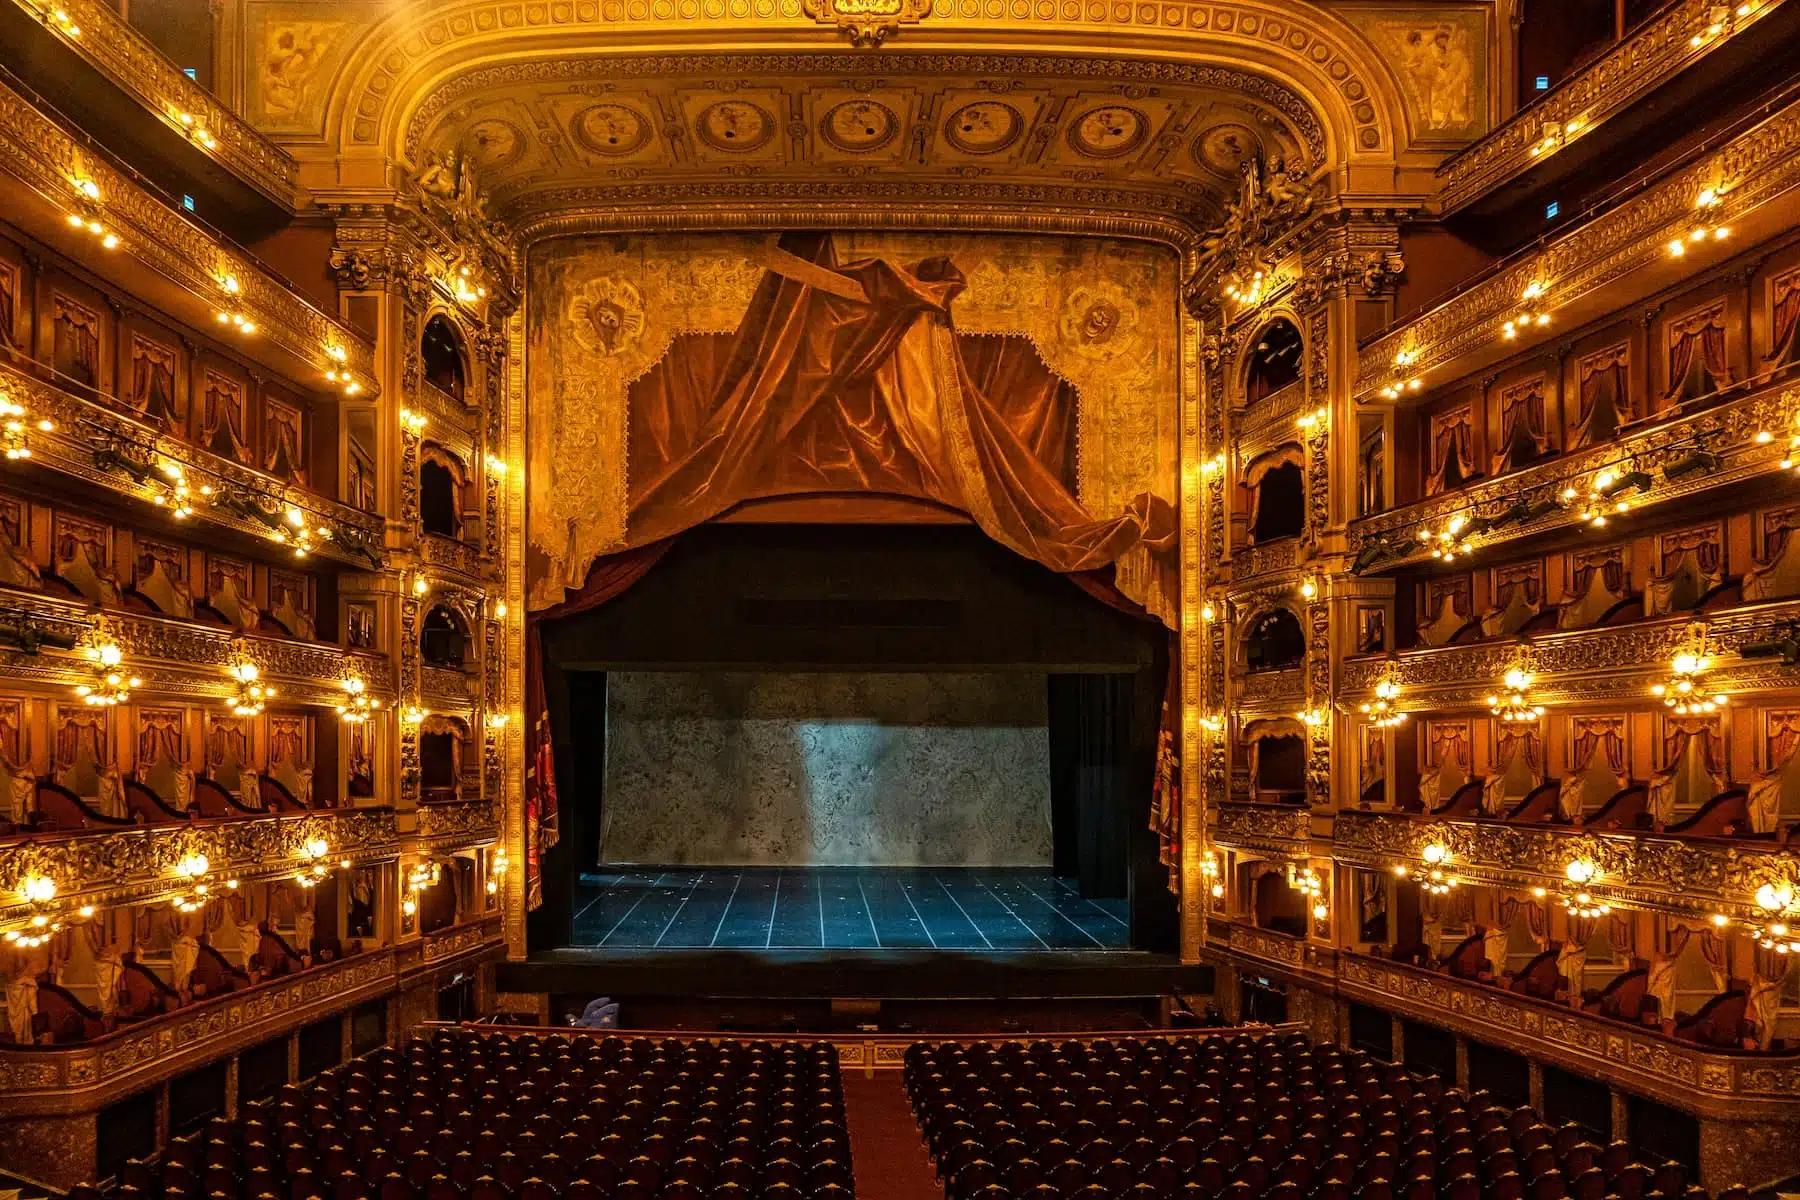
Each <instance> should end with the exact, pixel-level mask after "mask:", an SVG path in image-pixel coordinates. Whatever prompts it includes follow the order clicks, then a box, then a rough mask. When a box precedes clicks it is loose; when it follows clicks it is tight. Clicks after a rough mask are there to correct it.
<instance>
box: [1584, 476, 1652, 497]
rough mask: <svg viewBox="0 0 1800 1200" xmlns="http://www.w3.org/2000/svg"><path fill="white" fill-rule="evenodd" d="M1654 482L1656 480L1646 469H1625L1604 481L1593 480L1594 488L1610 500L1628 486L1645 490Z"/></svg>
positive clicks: (1641, 490)
mask: <svg viewBox="0 0 1800 1200" xmlns="http://www.w3.org/2000/svg"><path fill="white" fill-rule="evenodd" d="M1655 483H1656V480H1655V479H1653V478H1651V477H1650V474H1649V472H1647V471H1627V472H1625V473H1624V474H1623V475H1620V476H1618V477H1617V478H1616V479H1609V480H1607V481H1606V482H1605V483H1601V482H1600V481H1599V480H1595V482H1594V490H1595V491H1596V492H1598V493H1600V494H1601V495H1602V496H1605V497H1606V498H1607V499H1608V500H1611V499H1612V498H1613V497H1614V496H1617V495H1618V494H1619V493H1620V492H1623V491H1625V490H1627V489H1629V488H1636V489H1637V490H1638V491H1640V492H1647V491H1649V490H1650V488H1651V487H1652V486H1653V485H1654V484H1655Z"/></svg>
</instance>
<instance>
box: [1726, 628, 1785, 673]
mask: <svg viewBox="0 0 1800 1200" xmlns="http://www.w3.org/2000/svg"><path fill="white" fill-rule="evenodd" d="M1738 653H1739V654H1740V655H1742V656H1743V657H1744V658H1779V659H1780V660H1781V661H1782V663H1783V664H1784V665H1785V666H1790V667H1791V666H1794V665H1795V664H1796V663H1800V622H1794V623H1790V624H1787V625H1785V626H1782V627H1781V628H1780V629H1777V630H1775V631H1774V635H1773V636H1772V637H1770V638H1769V640H1767V641H1763V642H1747V643H1745V644H1744V645H1742V646H1739V647H1738Z"/></svg>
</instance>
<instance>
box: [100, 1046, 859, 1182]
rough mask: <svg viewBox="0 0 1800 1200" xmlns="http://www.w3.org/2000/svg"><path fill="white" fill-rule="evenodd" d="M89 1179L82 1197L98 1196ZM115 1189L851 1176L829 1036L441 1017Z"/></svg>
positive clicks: (186, 1140) (205, 1133)
mask: <svg viewBox="0 0 1800 1200" xmlns="http://www.w3.org/2000/svg"><path fill="white" fill-rule="evenodd" d="M95 1194H96V1193H95V1192H94V1191H93V1189H86V1188H83V1189H77V1190H76V1192H74V1193H71V1195H72V1196H90V1197H91V1196H93V1195H95ZM108 1194H111V1195H117V1196H136V1197H148V1196H155V1197H166V1198H168V1200H176V1198H185V1197H194V1198H197V1200H198V1198H205V1200H212V1198H215V1197H228V1198H242V1200H262V1198H264V1197H269V1198H276V1200H308V1198H309V1197H319V1198H321V1200H454V1198H456V1197H465V1196H466V1197H470V1198H471V1200H553V1198H554V1197H562V1196H568V1197H575V1198H577V1200H600V1198H601V1197H606V1198H609V1200H649V1198H650V1197H664V1198H668V1200H700V1198H701V1197H750V1196H759V1197H769V1198H770V1200H774V1198H777V1197H791V1198H795V1200H830V1198H834V1197H849V1196H852V1195H853V1194H854V1193H853V1184H852V1180H851V1175H850V1150H849V1142H848V1139H847V1135H846V1133H845V1129H844V1110H843V1091H842V1087H841V1084H840V1082H839V1078H838V1069H837V1058H836V1055H835V1053H834V1052H833V1050H832V1048H831V1047H830V1046H829V1045H827V1044H815V1043H807V1042H787V1041H754V1042H739V1041H725V1042H717V1041H677V1040H673V1039H666V1040H652V1039H649V1038H641V1037H640V1038H630V1037H625V1036H611V1035H602V1034H596V1033H592V1032H588V1031H574V1032H573V1033H572V1034H570V1035H560V1034H559V1035H549V1036H542V1035H537V1034H531V1033H508V1032H503V1031H500V1030H497V1029H476V1028H469V1027H464V1028H457V1029H448V1028H445V1029H438V1030H435V1031H433V1032H432V1033H431V1034H430V1035H428V1036H426V1037H423V1038H420V1039H418V1040H415V1041H412V1042H410V1043H408V1044H407V1045H406V1046H405V1047H404V1048H401V1049H393V1048H383V1049H381V1050H377V1051H375V1052H374V1053H372V1054H370V1055H367V1056H365V1057H363V1058H359V1059H356V1060H353V1061H351V1062H349V1063H346V1064H344V1065H342V1066H339V1067H334V1068H331V1069H330V1070H328V1071H326V1072H324V1073H323V1074H321V1075H319V1076H318V1077H316V1078H314V1079H313V1080H311V1081H309V1082H307V1083H304V1084H299V1085H290V1086H287V1087H284V1088H282V1089H281V1091H280V1092H279V1093H277V1094H276V1095H275V1096H274V1097H272V1098H271V1099H269V1100H267V1101H263V1102H261V1103H258V1104H252V1105H247V1106H246V1107H245V1110H244V1112H243V1113H242V1115H241V1116H240V1118H239V1119H238V1120H235V1121H226V1120H223V1119H219V1120H214V1121H212V1122H211V1123H210V1124H208V1125H207V1126H205V1127H204V1128H203V1129H201V1130H199V1131H198V1132H196V1133H193V1134H190V1135H188V1136H185V1137H179V1138H176V1139H174V1140H173V1141H171V1142H170V1143H169V1145H168V1146H167V1148H166V1149H165V1150H164V1151H163V1153H162V1154H161V1155H159V1156H158V1157H157V1158H156V1159H155V1160H154V1161H151V1162H133V1163H131V1164H129V1165H128V1166H127V1167H126V1169H125V1172H124V1175H123V1178H122V1179H121V1180H119V1181H117V1183H116V1185H115V1186H114V1188H113V1189H112V1191H111V1192H110V1193H108Z"/></svg>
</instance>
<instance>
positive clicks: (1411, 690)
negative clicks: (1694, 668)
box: [1338, 599, 1800, 711]
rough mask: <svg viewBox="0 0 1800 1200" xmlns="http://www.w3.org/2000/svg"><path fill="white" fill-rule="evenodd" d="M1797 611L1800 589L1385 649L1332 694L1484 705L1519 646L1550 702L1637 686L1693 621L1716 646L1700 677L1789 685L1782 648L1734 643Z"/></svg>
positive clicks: (1736, 684)
mask: <svg viewBox="0 0 1800 1200" xmlns="http://www.w3.org/2000/svg"><path fill="white" fill-rule="evenodd" d="M1796 621H1800V599H1796V600H1776V601H1771V602H1769V603H1766V604H1750V605H1744V606H1742V607H1739V608H1731V609H1720V610H1714V611H1711V612H1706V613H1674V614H1671V615H1670V616H1668V617H1666V618H1658V619H1655V620H1649V621H1640V622H1637V623H1634V624H1630V625H1606V626H1599V627H1595V628H1591V629H1569V630H1562V631H1558V632H1554V633H1540V634H1534V635H1532V636H1531V637H1530V638H1529V639H1527V640H1526V641H1525V642H1523V643H1521V642H1520V640H1519V639H1517V638H1497V639H1494V640H1491V641H1485V642H1475V643H1472V644H1469V645H1459V646H1434V647H1429V648H1421V649H1416V650H1401V651H1397V652H1395V653H1394V654H1392V655H1390V656H1387V657H1384V658H1356V659H1350V660H1349V661H1347V662H1345V663H1344V664H1343V666H1342V668H1341V674H1340V676H1339V680H1340V685H1341V690H1340V692H1339V695H1338V699H1339V702H1340V703H1341V704H1343V705H1345V706H1347V707H1350V708H1354V707H1355V705H1356V704H1357V703H1358V702H1360V701H1363V700H1366V699H1368V698H1369V697H1371V696H1373V695H1374V692H1375V687H1376V685H1377V684H1378V683H1380V682H1381V681H1382V680H1387V681H1390V682H1392V683H1393V684H1395V685H1396V686H1397V687H1398V688H1399V689H1400V695H1399V704H1400V707H1401V708H1403V709H1409V710H1412V711H1435V710H1446V709H1447V710H1455V709H1463V708H1478V707H1485V706H1486V704H1487V697H1488V696H1490V695H1492V694H1493V692H1494V691H1495V689H1496V687H1498V685H1499V682H1500V679H1501V677H1502V676H1504V675H1505V674H1506V672H1507V671H1508V670H1509V669H1511V668H1512V667H1515V666H1518V665H1519V664H1520V661H1521V655H1522V654H1523V655H1524V656H1525V659H1526V661H1527V662H1528V664H1529V665H1528V668H1527V669H1528V670H1530V671H1531V672H1532V673H1533V675H1534V676H1535V678H1534V679H1533V681H1532V688H1531V690H1532V695H1533V697H1534V698H1536V699H1538V700H1540V701H1542V702H1544V703H1548V704H1568V703H1579V702H1584V701H1595V700H1617V699H1619V698H1620V697H1621V696H1633V695H1635V696H1639V697H1642V698H1643V699H1644V700H1645V701H1646V702H1649V701H1650V700H1651V699H1652V697H1651V694H1650V687H1651V685H1652V684H1655V683H1660V682H1662V681H1663V680H1665V679H1666V678H1667V677H1668V673H1669V662H1670V660H1671V659H1673V658H1674V657H1675V656H1676V655H1677V654H1680V653H1682V652H1683V651H1684V650H1691V649H1692V648H1693V646H1692V643H1693V641H1694V633H1693V630H1694V626H1695V624H1696V623H1704V624H1705V626H1706V636H1707V641H1708V644H1709V645H1710V646H1711V647H1712V648H1713V649H1712V653H1714V654H1715V656H1716V661H1715V664H1714V665H1713V666H1711V667H1709V668H1708V670H1707V674H1706V679H1707V686H1708V687H1710V688H1713V689H1715V690H1718V691H1723V692H1752V691H1755V690H1757V689H1759V688H1788V687H1792V686H1793V684H1794V681H1795V672H1794V669H1793V668H1792V667H1788V666H1786V665H1785V664H1783V662H1782V660H1781V659H1779V658H1742V657H1740V656H1739V655H1738V654H1737V652H1738V651H1740V650H1742V649H1743V647H1745V646H1747V645H1751V644H1753V643H1756V642H1764V641H1768V640H1769V639H1770V638H1772V637H1774V636H1775V635H1776V634H1777V633H1778V632H1779V631H1781V630H1783V629H1785V628H1786V627H1787V626H1788V625H1790V624H1791V623H1793V622H1796Z"/></svg>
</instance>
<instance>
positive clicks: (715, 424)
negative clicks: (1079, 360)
mask: <svg viewBox="0 0 1800 1200" xmlns="http://www.w3.org/2000/svg"><path fill="white" fill-rule="evenodd" d="M767 264H768V268H769V269H768V271H767V273H766V274H765V275H764V277H763V280H762V282H761V284H760V285H759V286H758V288H757V291H756V294H755V296H754V297H753V298H752V300H751V302H750V307H749V311H748V312H747V313H746V314H745V316H744V318H743V320H742V322H741V323H740V324H739V326H738V329H737V332H736V333H735V334H734V335H732V336H731V337H730V339H729V341H728V342H727V340H726V339H723V338H716V337H713V338H707V337H702V338H683V339H680V340H679V341H678V342H677V344H676V345H675V346H674V347H672V348H671V352H670V354H669V355H668V356H667V357H666V358H665V359H664V360H663V361H662V362H661V363H659V364H658V366H657V367H655V368H653V369H652V371H651V372H650V373H649V374H648V375H646V376H645V377H644V378H643V379H641V380H639V381H638V385H637V386H634V387H633V389H632V396H631V435H630V449H629V454H630V463H631V472H630V474H631V484H630V495H629V502H628V503H629V517H628V520H627V524H626V540H627V542H628V544H631V545H642V544H644V543H646V542H653V541H659V540H661V539H663V538H666V537H668V536H669V535H671V534H674V533H679V532H680V531H681V530H683V529H688V528H691V527H693V526H695V525H698V524H700V523H702V522H704V521H707V520H710V519H712V518H713V517H716V516H719V515H720V514H722V513H724V512H725V511H727V510H728V509H730V508H732V507H734V506H736V505H738V504H740V503H742V502H744V501H746V500H753V499H758V498H762V497H768V496H788V495H803V494H808V493H821V492H852V493H884V494H889V495H899V496H909V497H914V498H917V499H922V500H930V501H935V502H937V503H939V504H943V505H946V506H948V507H950V508H954V509H957V510H959V511H962V512H965V513H968V514H969V516H970V517H971V518H973V519H974V521H975V523H976V524H977V525H979V526H980V527H981V528H982V530H983V531H985V532H986V533H987V534H988V536H990V537H992V538H993V539H994V540H995V541H998V542H1000V543H1001V544H1002V545H1005V546H1007V547H1010V548H1011V549H1013V550H1015V551H1017V552H1018V553H1020V554H1022V555H1024V556H1026V557H1027V558H1031V559H1034V560H1036V561H1037V562H1040V563H1043V564H1044V565H1045V566H1047V567H1050V568H1051V569H1052V570H1056V571H1065V572H1066V571H1085V570H1092V569H1094V568H1097V567H1102V566H1105V565H1107V564H1109V563H1111V562H1113V561H1114V560H1115V559H1117V558H1118V557H1119V555H1120V554H1122V553H1124V552H1125V551H1126V550H1128V549H1130V548H1132V547H1133V546H1136V545H1138V544H1140V543H1145V544H1148V545H1149V546H1150V547H1151V548H1152V549H1155V550H1167V549H1172V547H1173V541H1174V537H1175V513H1174V510H1173V509H1172V508H1171V507H1170V506H1169V505H1168V503H1167V502H1165V501H1162V500H1160V499H1158V498H1156V497H1153V496H1150V495H1148V494H1146V495H1143V496H1139V497H1137V498H1136V499H1135V500H1133V501H1132V502H1131V503H1130V504H1129V505H1128V506H1127V509H1126V511H1125V512H1123V513H1118V514H1114V515H1111V516H1107V517H1102V518H1098V519H1097V518H1095V517H1093V516H1091V515H1090V514H1088V513H1087V512H1086V511H1085V510H1084V509H1083V508H1082V507H1081V504H1080V502H1079V501H1078V500H1077V499H1076V498H1075V493H1074V488H1073V474H1074V472H1073V467H1074V454H1073V448H1072V441H1073V439H1072V433H1071V430H1070V425H1071V424H1072V422H1073V419H1074V417H1073V410H1074V405H1073V404H1072V403H1070V400H1071V399H1072V397H1071V396H1070V394H1069V391H1068V388H1067V385H1066V384H1064V383H1062V381H1060V380H1057V379H1056V378H1055V377H1054V376H1053V375H1051V374H1050V372H1049V371H1048V370H1047V369H1046V368H1045V367H1044V366H1043V364H1042V363H1041V361H1039V360H1038V359H1037V356H1036V354H1035V353H1032V352H1030V351H1029V350H1028V348H1027V347H1026V346H1025V345H1023V344H1020V345H1016V346H1015V345H1009V344H1008V343H1009V342H1011V341H1012V339H1006V340H1004V341H1002V340H996V339H987V338H968V339H960V338H958V337H957V336H956V333H955V330H954V328H953V325H952V323H951V318H950V304H951V301H952V300H954V299H955V297H956V296H957V294H958V293H960V292H961V291H962V290H963V287H964V281H963V277H962V274H961V273H960V272H959V271H958V270H957V269H956V267H955V266H954V265H953V264H952V263H951V262H950V261H949V260H948V259H942V258H938V259H928V260H926V261H924V262H922V263H919V264H916V265H915V266H912V267H910V268H909V267H902V266H900V265H898V264H896V263H892V262H889V261H887V260H885V259H879V258H875V259H865V260H862V261H860V262H853V263H849V264H845V265H842V266H839V265H837V264H836V262H835V261H834V257H833V253H832V248H831V239H830V238H829V237H825V236H822V235H807V236H789V237H787V238H784V239H783V240H782V242H781V244H780V245H779V246H778V247H772V248H771V249H770V250H769V252H768V254H767Z"/></svg>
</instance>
